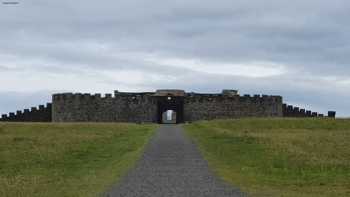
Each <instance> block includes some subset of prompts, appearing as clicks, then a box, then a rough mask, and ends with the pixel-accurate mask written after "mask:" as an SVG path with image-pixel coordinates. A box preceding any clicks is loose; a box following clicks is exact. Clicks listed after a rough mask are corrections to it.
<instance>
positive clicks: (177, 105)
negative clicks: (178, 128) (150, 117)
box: [157, 96, 183, 124]
mask: <svg viewBox="0 0 350 197" xmlns="http://www.w3.org/2000/svg"><path fill="white" fill-rule="evenodd" d="M168 110H173V111H174V112H175V113H176V124H178V123H182V122H183V98H182V97H172V96H166V97H159V98H158V115H157V120H158V123H159V124H163V123H165V122H164V121H163V113H164V112H166V111H168Z"/></svg>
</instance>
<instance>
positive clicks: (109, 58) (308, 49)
mask: <svg viewBox="0 0 350 197" xmlns="http://www.w3.org/2000/svg"><path fill="white" fill-rule="evenodd" d="M349 9H350V2H349V1H347V0H335V1H332V2H330V1H326V0H309V1H304V0H297V1H293V2H291V1H286V0H268V1H258V0H256V1H243V0H237V1H232V0H221V1H215V2H214V1H200V0H190V1H188V0H187V1H185V0H180V1H170V0H162V1H157V0H156V1H152V3H150V1H146V0H141V1H140V0H138V1H135V0H132V1H103V2H97V1H96V2H89V3H88V2H86V1H82V0H78V1H74V2H72V1H67V0H63V1H57V2H48V1H43V0H37V1H23V2H21V4H20V5H19V6H17V7H12V8H8V7H4V6H0V36H1V38H2V39H0V55H1V54H5V55H10V56H12V57H14V58H13V59H10V60H11V61H12V60H17V64H19V65H18V66H19V67H18V68H17V70H18V72H22V71H25V70H32V71H37V72H38V73H39V72H46V73H57V74H64V73H77V75H79V74H81V75H96V80H99V81H103V80H104V79H103V75H100V74H99V71H107V72H108V71H111V72H112V71H113V72H115V71H118V70H120V71H122V70H133V71H140V72H143V73H149V74H154V75H159V76H162V77H163V78H165V79H166V78H167V77H169V78H174V79H175V80H169V81H167V80H164V81H162V82H159V81H155V82H145V83H144V84H139V87H141V88H147V89H149V88H157V87H164V88H169V87H173V88H185V89H187V90H200V91H215V90H216V89H221V88H224V87H225V88H229V87H233V88H239V89H242V90H246V91H248V92H253V91H254V92H256V91H260V92H265V91H266V92H271V93H274V94H279V93H280V94H283V95H286V97H287V99H288V101H289V102H291V103H296V104H297V103H315V106H314V107H316V108H320V109H321V108H322V107H323V106H330V107H332V108H333V105H334V103H333V102H332V101H329V100H327V97H328V96H327V95H334V97H336V98H337V99H339V102H337V103H338V104H337V105H335V106H334V108H335V109H340V110H343V112H341V113H342V114H349V113H350V112H346V110H344V107H341V106H350V104H349V103H348V102H346V101H345V100H347V98H348V96H349V95H348V94H347V93H346V91H345V90H339V85H338V83H337V81H327V80H325V79H324V78H327V77H332V78H336V80H346V79H348V78H349V77H350V66H349V64H350V56H349V55H348V54H349V53H350V24H349V22H348V18H349V17H350V14H349V12H348V10H349ZM98 47H102V48H101V49H99V48H98ZM103 47H106V48H103ZM133 54H139V55H135V56H133ZM140 54H141V55H140ZM142 54H156V55H158V56H161V57H170V58H172V57H174V58H180V59H181V58H183V59H187V58H188V59H200V60H201V61H203V62H214V63H215V62H217V63H227V64H250V63H254V62H268V63H273V64H277V65H283V66H286V68H287V70H288V73H285V74H284V75H283V76H277V78H274V77H269V78H260V79H254V78H244V77H243V78H242V77H239V76H224V75H217V74H208V73H205V72H198V71H193V70H191V69H190V68H188V69H187V68H183V67H176V66H172V67H169V66H165V65H162V64H156V63H150V62H147V61H144V59H143V57H142ZM2 61H4V60H0V65H5V63H4V62H2ZM5 66H6V65H5ZM5 70H6V67H4V66H3V67H1V66H0V71H5ZM131 78H132V77H131ZM130 80H131V79H130ZM104 82H105V83H108V84H109V83H111V84H112V83H115V81H114V80H113V79H105V80H104ZM128 83H129V82H128V81H126V82H125V84H124V85H125V86H127V85H128ZM327 83H328V84H327ZM320 84H322V87H321V88H315V87H317V86H320ZM344 87H347V88H349V85H347V86H346V85H344V86H342V88H344ZM64 88H66V87H63V89H64ZM67 88H69V87H67ZM297 95H301V96H297ZM312 95H315V97H316V98H317V99H314V98H315V97H313V96H312ZM316 105H317V106H316ZM319 106H320V107H319Z"/></svg>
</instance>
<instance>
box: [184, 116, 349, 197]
mask: <svg viewBox="0 0 350 197" xmlns="http://www.w3.org/2000/svg"><path fill="white" fill-rule="evenodd" d="M184 127H185V129H186V131H187V133H188V135H189V136H190V137H192V138H193V139H194V141H195V142H196V143H198V145H199V147H200V149H201V151H202V153H203V155H204V156H205V158H206V159H207V160H208V161H209V165H210V166H211V167H212V169H214V171H215V172H216V173H217V174H218V175H219V176H221V177H222V178H223V179H224V180H226V181H228V182H230V183H232V184H234V185H235V186H238V187H240V188H241V190H242V191H244V192H247V193H248V194H250V196H269V197H270V196H278V197H280V196H285V197H316V196H317V197H322V196H330V197H331V196H332V197H334V196H350V120H345V119H336V120H335V119H240V120H217V121H202V122H196V123H193V124H187V125H184Z"/></svg>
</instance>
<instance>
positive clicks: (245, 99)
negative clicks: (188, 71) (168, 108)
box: [184, 94, 283, 121]
mask: <svg viewBox="0 0 350 197" xmlns="http://www.w3.org/2000/svg"><path fill="white" fill-rule="evenodd" d="M184 114H185V120H187V121H196V120H211V119H223V118H240V117H282V115H283V114H282V97H281V96H267V95H262V96H260V95H254V96H250V95H244V96H239V95H224V94H188V95H187V97H186V98H185V104H184Z"/></svg>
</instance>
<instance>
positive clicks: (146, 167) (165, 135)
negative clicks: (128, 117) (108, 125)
mask: <svg viewBox="0 0 350 197" xmlns="http://www.w3.org/2000/svg"><path fill="white" fill-rule="evenodd" d="M105 196H108V197H121V196H123V197H136V196H137V197H148V196H149V197H171V196H176V197H201V196H208V197H209V196H210V197H214V196H217V197H226V196H234V197H236V196H245V195H244V194H242V193H241V192H240V191H239V190H238V189H237V188H233V187H232V186H230V185H228V184H226V183H224V182H223V181H221V180H220V179H218V178H217V177H215V176H214V174H213V173H212V172H211V171H210V170H209V168H208V164H207V162H206V161H205V160H204V159H203V157H202V156H201V154H200V152H199V151H198V149H197V147H196V146H195V145H194V144H193V143H192V142H191V140H189V139H188V138H187V137H186V136H185V134H184V132H183V129H182V127H181V126H180V125H161V127H160V128H159V129H158V131H157V133H156V135H155V136H154V137H153V139H152V140H151V142H150V143H149V144H148V146H147V147H146V150H145V152H144V154H143V156H142V158H141V159H140V161H139V162H138V163H137V165H136V167H135V168H134V169H132V170H131V171H130V172H129V173H128V174H127V175H126V176H125V177H124V178H123V179H122V180H121V182H120V183H119V184H118V185H116V186H115V187H113V188H112V189H111V190H110V191H108V192H107V193H106V194H105Z"/></svg>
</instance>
